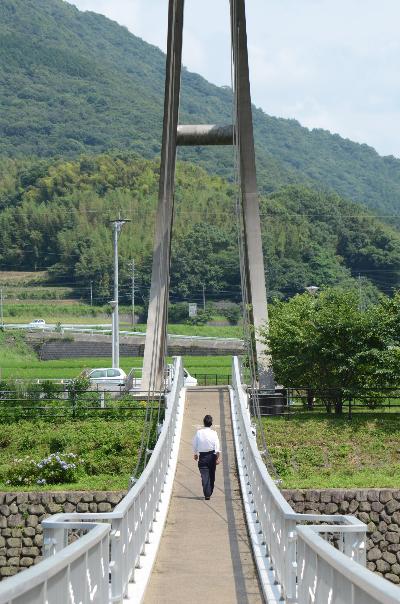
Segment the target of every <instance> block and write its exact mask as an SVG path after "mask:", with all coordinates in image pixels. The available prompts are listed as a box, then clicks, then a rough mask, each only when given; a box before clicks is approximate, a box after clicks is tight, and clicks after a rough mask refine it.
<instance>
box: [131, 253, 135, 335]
mask: <svg viewBox="0 0 400 604" xmlns="http://www.w3.org/2000/svg"><path fill="white" fill-rule="evenodd" d="M132 325H135V260H134V259H133V258H132Z"/></svg>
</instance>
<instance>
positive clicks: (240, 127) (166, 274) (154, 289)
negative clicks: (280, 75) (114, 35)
mask: <svg viewBox="0 0 400 604" xmlns="http://www.w3.org/2000/svg"><path fill="white" fill-rule="evenodd" d="M230 5H231V36H232V58H233V73H234V77H233V85H234V91H233V93H234V99H235V103H234V104H235V116H234V117H235V123H234V124H229V125H197V126H196V125H179V124H178V113H179V99H180V83H181V69H182V34H183V13H184V0H169V13H168V41H167V64H166V81H165V101H164V123H163V136H162V148H161V169H160V183H159V197H158V209H157V216H156V229H155V241H154V251H153V268H152V278H151V289H150V300H149V311H148V320H147V333H146V343H145V351H144V363H143V377H142V386H143V389H145V390H158V389H160V386H161V383H162V374H163V364H164V358H165V354H166V349H167V316H168V314H167V307H168V297H169V279H170V250H171V232H172V222H173V210H174V180H175V163H176V150H177V146H178V145H236V148H237V157H238V166H237V169H238V176H239V183H240V187H241V223H242V231H243V246H242V247H243V258H242V260H243V262H242V283H244V288H245V292H243V293H244V298H245V299H246V300H247V302H248V305H249V307H250V308H251V311H250V322H251V323H252V325H253V326H254V331H255V333H257V331H258V329H259V328H260V327H261V326H263V325H265V324H267V323H268V310H267V296H266V286H265V273H264V260H263V253H262V242H261V225H260V214H259V204H258V194H257V180H256V165H255V152H254V136H253V120H252V112H251V94H250V81H249V65H248V50H247V31H246V11H245V0H230ZM251 346H252V354H253V357H254V358H255V359H256V360H257V366H258V382H259V386H260V387H261V388H273V376H272V371H271V368H270V359H269V356H268V355H267V354H266V353H265V351H264V345H262V344H261V343H260V342H259V341H258V338H257V337H255V338H252V342H251Z"/></svg>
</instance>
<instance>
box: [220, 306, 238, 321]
mask: <svg viewBox="0 0 400 604" xmlns="http://www.w3.org/2000/svg"><path fill="white" fill-rule="evenodd" d="M221 315H223V316H224V317H225V318H226V319H227V320H228V321H229V325H237V324H238V321H239V318H240V315H241V312H240V306H239V304H230V305H229V306H227V307H226V308H223V309H222V310H221Z"/></svg>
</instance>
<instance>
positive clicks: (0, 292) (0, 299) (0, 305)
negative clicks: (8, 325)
mask: <svg viewBox="0 0 400 604" xmlns="http://www.w3.org/2000/svg"><path fill="white" fill-rule="evenodd" d="M0 317H1V328H2V329H3V328H4V314H3V288H1V289H0Z"/></svg>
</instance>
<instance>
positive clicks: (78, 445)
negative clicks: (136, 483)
mask: <svg viewBox="0 0 400 604" xmlns="http://www.w3.org/2000/svg"><path fill="white" fill-rule="evenodd" d="M143 417H144V413H143V412H137V414H136V416H134V417H132V419H124V420H104V419H90V420H75V421H61V422H58V423H52V422H48V421H32V422H31V421H20V422H18V423H15V424H9V425H7V431H3V433H2V435H1V436H0V490H1V491H10V490H14V491H15V490H16V488H17V489H18V491H20V490H32V488H33V489H34V490H35V491H36V490H38V491H40V490H46V491H47V490H49V489H51V490H79V491H80V490H119V489H125V488H127V486H128V481H129V477H130V476H131V474H132V473H133V470H134V469H135V466H136V462H137V455H138V451H139V447H140V442H141V436H142V429H143ZM56 452H64V453H75V454H77V455H78V456H79V457H80V458H81V459H83V467H84V470H83V473H82V474H81V476H80V477H79V479H78V480H77V482H73V483H70V484H65V483H63V484H59V485H44V486H43V487H41V486H39V485H37V484H34V485H33V486H32V485H27V486H24V487H22V486H18V487H15V486H12V485H8V484H5V481H6V479H7V470H8V468H9V467H10V464H11V463H12V461H13V460H14V459H16V458H17V459H24V458H25V457H26V456H29V457H31V458H33V459H34V460H35V461H36V462H39V461H40V460H41V459H43V458H44V457H46V456H47V455H49V454H50V453H56Z"/></svg>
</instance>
